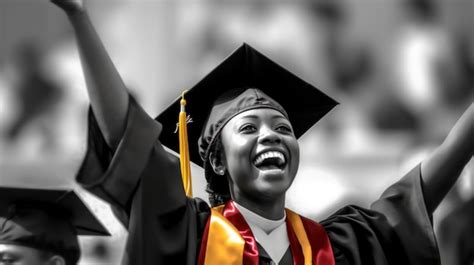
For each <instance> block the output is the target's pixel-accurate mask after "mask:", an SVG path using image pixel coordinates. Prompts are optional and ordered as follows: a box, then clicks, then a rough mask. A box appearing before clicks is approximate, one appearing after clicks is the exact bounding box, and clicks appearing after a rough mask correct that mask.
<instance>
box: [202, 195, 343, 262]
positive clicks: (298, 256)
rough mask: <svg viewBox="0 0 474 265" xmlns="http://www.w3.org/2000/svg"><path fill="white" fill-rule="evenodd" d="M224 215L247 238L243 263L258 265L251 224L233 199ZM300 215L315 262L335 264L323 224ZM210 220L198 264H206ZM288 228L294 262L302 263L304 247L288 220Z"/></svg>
mask: <svg viewBox="0 0 474 265" xmlns="http://www.w3.org/2000/svg"><path fill="white" fill-rule="evenodd" d="M222 215H223V216H224V217H225V218H227V220H229V221H230V222H231V223H232V224H233V225H234V226H235V228H236V229H237V230H238V231H239V232H240V235H241V236H242V238H243V239H244V240H245V247H244V257H243V265H258V246H257V241H256V240H255V237H254V236H253V234H252V230H251V229H250V227H249V225H248V224H247V222H246V221H245V219H244V217H243V216H242V214H241V213H240V212H239V211H238V210H237V208H236V207H235V205H234V203H233V202H232V201H228V202H227V203H226V205H225V207H224V210H223V212H222ZM300 217H301V221H302V223H303V226H304V229H305V231H306V234H307V236H308V240H309V243H310V244H311V249H312V253H313V264H314V265H335V264H336V262H335V260H334V255H333V252H332V247H331V242H330V241H329V237H328V236H327V234H326V231H325V230H324V228H323V226H322V225H320V224H318V223H316V222H314V221H312V220H310V219H307V218H305V217H303V216H300ZM210 220H211V218H210V217H209V219H208V221H207V224H206V227H205V229H204V233H203V236H202V240H201V249H200V251H199V258H198V265H204V258H205V256H206V246H207V238H208V234H209V223H210ZM286 228H287V232H288V240H289V241H290V249H291V254H292V256H293V264H294V265H302V264H304V256H303V251H302V248H301V246H300V245H299V242H298V239H297V238H296V234H295V232H294V231H293V228H292V226H291V224H290V223H289V222H286Z"/></svg>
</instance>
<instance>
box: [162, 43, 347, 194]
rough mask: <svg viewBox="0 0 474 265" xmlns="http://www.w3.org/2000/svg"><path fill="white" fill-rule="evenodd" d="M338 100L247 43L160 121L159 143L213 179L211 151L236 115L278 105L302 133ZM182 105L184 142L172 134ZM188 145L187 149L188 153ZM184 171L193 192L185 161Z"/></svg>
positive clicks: (191, 90) (171, 106)
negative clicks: (227, 123) (223, 128)
mask: <svg viewBox="0 0 474 265" xmlns="http://www.w3.org/2000/svg"><path fill="white" fill-rule="evenodd" d="M249 88H250V89H251V90H248V89H249ZM183 98H185V100H183ZM337 104H338V103H337V102H336V101H335V100H334V99H332V98H330V97H329V96H327V95H326V94H324V93H323V92H321V91H320V90H318V89H317V88H316V87H314V86H313V85H311V84H309V83H307V82H305V81H304V80H302V79H301V78H299V77H297V76H296V75H294V74H293V73H291V72H289V71H288V70H286V69H285V68H283V67H281V66H280V65H278V64H277V63H275V62H273V61H272V60H270V59H269V58H267V57H266V56H264V55H263V54H261V53H260V52H258V51H257V50H255V49H254V48H252V47H250V46H249V45H248V44H245V43H244V44H243V45H242V46H240V47H239V48H238V49H237V50H235V51H234V52H233V53H232V54H231V55H229V56H228V57H227V58H226V59H225V60H224V61H223V62H222V63H221V64H219V65H218V66H217V67H216V68H215V69H214V70H212V71H211V72H210V73H209V74H208V75H207V76H205V77H204V78H203V79H202V80H201V81H199V82H198V83H197V84H196V85H195V86H194V87H192V88H191V89H190V90H188V91H187V92H186V93H185V95H184V97H181V98H178V99H177V100H175V101H174V102H173V103H172V104H171V105H170V106H169V107H168V108H167V109H166V110H165V111H163V112H162V113H161V114H160V115H159V116H158V117H157V118H156V120H158V121H159V122H160V123H161V124H163V131H162V132H161V135H160V140H161V142H162V143H163V144H164V145H165V146H167V147H168V148H170V149H171V150H173V151H175V152H177V153H179V154H180V157H181V162H182V163H183V161H184V163H185V164H186V163H187V161H186V160H187V159H186V157H187V156H189V157H188V159H189V160H190V161H192V162H194V163H196V164H197V165H203V167H204V169H205V174H206V178H207V179H208V181H209V177H212V176H213V174H214V173H213V171H212V170H211V168H210V165H209V161H208V160H209V152H210V150H211V147H212V145H213V143H214V141H215V139H216V138H217V137H218V135H219V134H220V131H221V129H222V127H223V126H224V125H225V124H226V122H227V121H229V120H230V119H231V118H232V117H234V116H235V115H237V114H239V113H241V112H243V111H245V110H248V109H252V108H260V107H263V108H265V107H267V108H274V109H277V110H279V111H280V112H282V113H283V114H284V115H285V116H286V117H287V118H288V119H289V121H290V122H291V124H292V127H293V130H294V133H295V136H296V137H297V138H299V137H300V136H302V135H303V134H304V133H305V132H306V131H307V130H309V129H310V128H311V127H312V126H313V125H314V124H315V123H316V122H317V121H318V120H319V119H321V118H322V117H323V116H324V115H325V114H326V113H328V112H329V111H330V110H331V109H332V108H333V107H334V106H336V105H337ZM184 105H185V108H186V109H185V110H184ZM180 110H181V112H180V126H179V127H180V129H181V130H182V131H181V132H180V136H179V138H180V141H179V142H181V147H180V146H179V142H178V140H177V136H176V134H175V133H174V130H175V124H176V120H177V115H178V114H177V113H178V112H179V111H180ZM184 111H186V112H184ZM183 113H184V115H183ZM185 113H188V114H189V117H186V114H185ZM186 121H187V122H190V121H191V122H190V123H189V128H186V126H185V125H186ZM185 138H187V139H188V141H187V142H185V141H184V139H185ZM180 148H181V150H180ZM186 148H189V155H188V154H187V151H186ZM183 152H184V153H185V154H183ZM202 162H204V164H202ZM188 164H189V163H188ZM181 171H182V174H183V181H184V182H185V189H186V191H187V193H188V195H189V192H188V189H189V188H190V184H187V183H186V181H190V178H189V177H190V175H189V176H185V175H186V174H188V173H189V172H188V171H189V165H184V166H183V165H182V167H181ZM186 178H189V180H186Z"/></svg>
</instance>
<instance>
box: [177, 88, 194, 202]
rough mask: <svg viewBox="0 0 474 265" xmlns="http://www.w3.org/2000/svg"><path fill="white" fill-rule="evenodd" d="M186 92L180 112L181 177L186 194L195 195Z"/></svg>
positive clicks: (182, 98)
mask: <svg viewBox="0 0 474 265" xmlns="http://www.w3.org/2000/svg"><path fill="white" fill-rule="evenodd" d="M184 93H185V92H183V94H182V97H181V101H180V103H181V111H180V112H179V125H178V127H179V160H180V166H181V177H182V178H183V185H184V191H185V193H186V196H188V197H192V196H193V188H192V180H191V165H190V162H189V147H188V129H187V125H186V110H185V106H186V100H185V99H184Z"/></svg>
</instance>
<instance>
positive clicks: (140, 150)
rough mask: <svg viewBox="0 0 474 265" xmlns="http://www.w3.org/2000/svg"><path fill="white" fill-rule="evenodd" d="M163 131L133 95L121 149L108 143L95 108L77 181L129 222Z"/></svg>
mask: <svg viewBox="0 0 474 265" xmlns="http://www.w3.org/2000/svg"><path fill="white" fill-rule="evenodd" d="M160 132H161V124H160V123H158V122H156V121H154V120H153V119H151V118H150V117H149V116H148V115H147V114H146V113H145V112H144V111H143V110H142V109H141V107H140V106H139V105H138V104H137V103H136V102H135V100H134V99H133V98H132V97H130V105H129V108H128V114H127V124H126V128H125V131H124V133H123V136H122V138H121V140H120V143H119V145H118V147H117V150H116V151H115V152H113V151H112V150H111V149H110V148H109V146H108V145H107V143H106V141H105V139H104V136H103V135H102V132H101V131H100V129H99V126H98V124H97V121H96V119H95V117H94V113H93V112H92V110H91V109H90V110H89V116H88V139H87V151H86V155H85V157H84V160H83V162H82V165H81V167H80V169H79V171H78V174H77V176H76V180H77V182H78V183H79V184H81V185H82V186H83V187H84V188H85V189H87V190H88V191H90V192H91V193H93V194H95V195H96V196H98V197H100V198H101V199H103V200H105V201H107V202H108V203H110V204H111V206H112V208H113V210H114V213H115V214H116V215H117V217H118V218H119V219H120V221H122V223H124V224H125V225H127V223H128V216H129V214H130V206H131V199H132V197H133V195H134V192H135V190H136V189H137V186H138V183H139V181H140V177H141V175H142V173H143V171H144V170H145V167H146V164H147V162H148V160H149V157H150V155H151V153H152V150H153V149H154V144H155V142H157V140H158V136H159V134H160Z"/></svg>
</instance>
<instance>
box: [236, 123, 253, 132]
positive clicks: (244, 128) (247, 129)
mask: <svg viewBox="0 0 474 265" xmlns="http://www.w3.org/2000/svg"><path fill="white" fill-rule="evenodd" d="M239 131H240V132H243V133H251V132H255V131H256V128H255V126H253V125H251V124H246V125H243V126H242V127H240V130H239Z"/></svg>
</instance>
